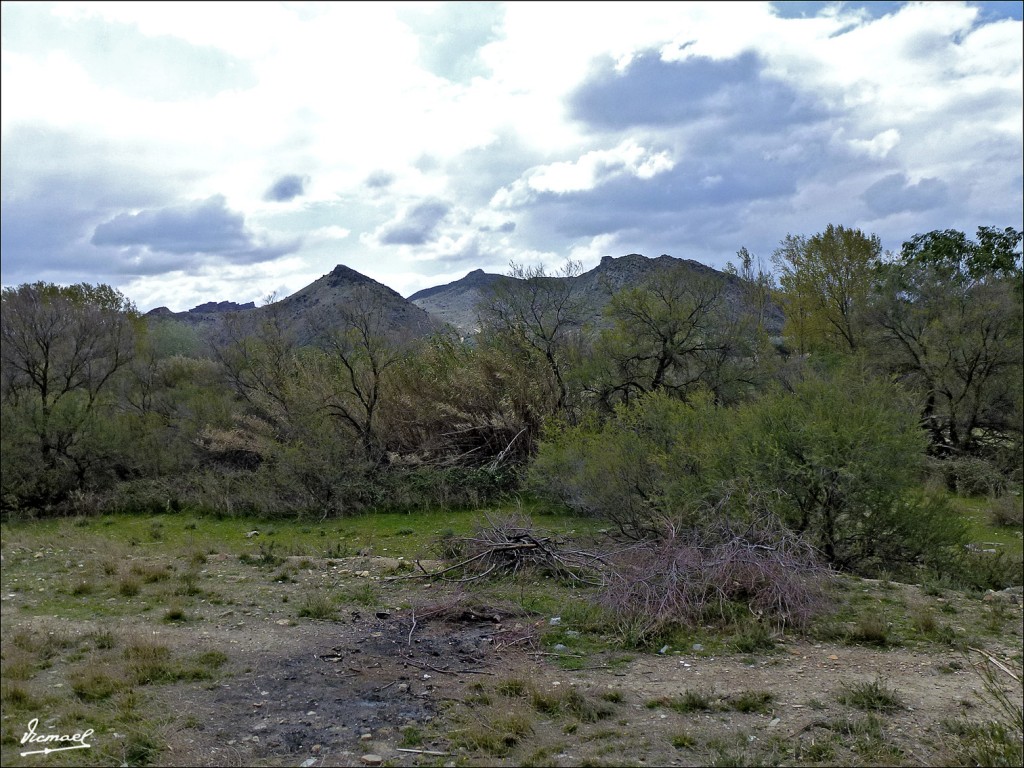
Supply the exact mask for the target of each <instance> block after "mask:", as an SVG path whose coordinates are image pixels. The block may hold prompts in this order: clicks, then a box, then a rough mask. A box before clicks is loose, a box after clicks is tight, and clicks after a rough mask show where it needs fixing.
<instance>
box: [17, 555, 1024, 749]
mask: <svg viewBox="0 0 1024 768" xmlns="http://www.w3.org/2000/svg"><path fill="white" fill-rule="evenodd" d="M290 565H291V566H292V567H293V571H294V575H293V576H292V577H290V580H284V579H282V580H280V581H278V582H276V583H275V582H273V581H272V579H271V577H272V572H270V571H268V570H267V569H259V568H255V567H253V566H252V565H243V564H240V563H239V562H238V561H237V560H236V559H217V558H214V559H212V560H211V561H209V562H208V563H207V564H206V565H205V566H204V571H203V574H202V576H203V580H202V583H203V585H210V590H211V592H210V594H213V593H217V594H218V595H219V598H218V599H217V600H202V601H199V602H198V603H196V604H195V605H193V606H191V607H190V608H189V613H190V620H189V621H187V622H186V623H185V624H183V625H166V624H165V625H162V626H159V628H157V629H154V624H153V620H152V617H150V618H149V620H148V622H147V621H146V619H145V617H139V618H138V619H135V618H132V619H116V620H115V619H108V620H105V621H106V622H107V626H111V625H114V626H117V627H118V631H121V632H130V631H134V632H145V633H146V634H148V635H154V636H156V637H157V639H158V640H159V641H160V642H164V643H167V644H168V645H171V646H172V647H174V648H176V649H185V650H187V651H188V652H189V653H195V652H199V651H204V650H211V649H218V650H222V651H223V652H224V653H225V654H227V656H228V659H229V662H228V664H227V665H226V666H225V668H224V670H223V672H222V674H220V675H219V677H218V679H217V680H216V681H215V682H197V683H186V684H179V685H173V686H165V687H160V686H152V687H149V688H147V694H146V695H147V696H149V695H151V696H154V697H156V698H157V700H158V701H159V703H160V706H161V707H162V708H164V709H165V710H166V711H167V712H168V713H173V714H176V715H177V717H176V722H177V723H178V724H177V725H176V726H175V727H174V728H173V729H172V730H171V731H170V732H169V733H168V734H166V742H167V748H166V749H165V750H164V751H163V752H161V753H160V756H159V758H158V761H159V762H160V763H162V764H174V765H197V766H213V765H267V766H284V765H288V766H307V767H309V766H314V765H315V766H349V765H366V764H371V763H372V762H373V759H372V758H371V757H368V756H372V755H376V756H379V757H380V758H381V760H382V761H383V763H384V764H386V765H394V766H413V765H520V764H524V763H527V762H529V763H531V764H544V765H564V766H574V765H583V764H588V765H644V764H646V765H706V764H709V763H711V762H723V761H725V762H728V761H733V762H735V761H747V762H761V763H765V764H778V763H787V762H788V763H794V762H797V763H808V762H818V763H826V764H850V763H853V762H856V763H857V764H897V763H899V764H926V765H934V764H941V763H943V762H946V761H948V760H949V759H950V757H949V752H948V747H947V743H946V739H947V733H946V730H945V728H944V726H943V723H944V722H945V721H949V720H954V719H956V718H959V717H962V716H964V715H966V716H969V717H976V716H980V714H982V709H981V705H980V704H979V699H978V696H977V694H978V693H979V692H980V691H981V689H982V683H981V680H980V678H979V677H978V675H977V674H976V673H975V672H973V671H972V670H971V669H970V668H969V660H967V659H965V657H964V655H963V654H961V653H959V652H957V651H955V650H952V649H944V648H942V647H940V646H937V645H934V644H933V645H929V646H928V647H927V648H923V649H920V648H916V647H914V646H910V647H894V648H886V649H875V648H869V647H863V646H855V645H847V644H840V643H818V642H813V641H810V640H806V639H794V638H783V639H782V642H780V643H778V644H777V647H776V649H775V650H774V651H770V652H767V653H764V652H761V653H758V654H754V655H744V654H729V655H722V656H711V655H708V654H707V653H705V652H703V650H702V649H699V648H698V649H694V648H683V649H678V650H677V649H669V650H667V652H666V653H664V654H663V655H657V654H640V653H637V654H632V658H631V659H630V660H628V661H624V662H623V661H622V659H621V657H622V656H623V654H622V653H617V654H612V653H595V654H593V655H591V656H587V657H586V658H585V659H584V660H583V663H585V668H584V669H578V670H574V671H568V670H566V669H565V668H563V665H562V664H561V663H560V661H562V662H564V659H562V660H560V659H559V658H558V654H557V653H553V652H551V651H542V650H541V649H540V647H539V646H538V645H537V644H536V643H535V642H534V638H535V637H536V635H537V633H538V631H539V630H540V629H542V628H543V626H544V625H545V624H547V623H548V620H549V617H546V616H526V615H522V613H521V612H520V613H519V614H518V615H517V612H516V611H515V610H514V609H512V608H510V607H509V606H487V605H476V604H473V603H467V602H465V600H462V601H460V600H457V599H455V598H453V597H451V595H450V594H448V593H447V592H446V590H445V588H444V587H441V586H436V585H430V584H427V583H424V581H422V580H416V579H408V580H392V581H386V580H385V579H386V578H387V575H388V574H393V573H394V571H395V569H396V568H397V567H398V563H397V562H396V561H391V560H386V559H382V558H353V559H349V560H322V561H319V560H318V561H315V560H310V559H308V558H303V559H302V560H301V563H300V562H298V561H297V562H295V563H291V564H290ZM367 584H372V585H373V586H374V588H375V589H376V590H377V591H378V596H379V600H378V602H380V603H381V604H380V605H371V606H369V607H367V606H364V605H357V604H353V603H352V602H349V603H346V604H344V605H343V607H342V608H341V609H340V611H339V614H338V616H337V618H336V619H335V620H311V619H304V618H297V610H296V605H297V604H299V603H300V601H301V600H302V599H303V596H304V595H309V594H311V593H312V592H314V591H315V590H317V589H321V588H330V589H334V590H337V589H343V588H344V589H353V588H358V587H360V586H365V585H367ZM885 595H886V596H887V597H886V600H887V601H888V604H890V605H892V604H894V603H897V602H898V601H897V598H898V600H899V601H902V602H901V603H899V604H901V605H903V606H906V609H908V610H909V608H910V607H911V606H917V605H933V606H938V605H939V604H940V603H939V602H937V601H941V603H942V604H948V603H951V602H956V603H957V605H956V607H955V611H956V614H955V622H956V623H958V624H970V623H977V622H978V621H979V620H980V619H979V617H980V616H981V615H982V611H983V610H984V609H985V608H986V606H985V605H984V604H983V603H982V602H981V601H980V600H978V599H972V598H969V597H966V596H959V597H956V598H954V597H944V598H937V597H930V596H927V595H924V594H923V593H922V591H921V590H920V589H919V588H917V587H913V586H907V585H896V586H892V587H889V589H888V591H887V592H885ZM17 599H20V598H17ZM12 602H16V599H15V598H13V597H12ZM410 606H416V607H410ZM427 606H431V607H429V608H428V607H427ZM13 607H14V606H12V605H8V604H5V614H8V615H10V614H9V611H10V610H11V608H13ZM887 610H889V611H890V612H891V611H892V610H895V609H892V608H887ZM1003 610H1005V611H1006V612H1008V615H1009V619H1008V626H1010V627H1011V629H1010V631H1009V632H1008V633H1006V635H1005V637H999V638H994V639H993V642H991V643H989V644H988V645H987V648H988V650H989V651H990V652H992V653H994V654H1003V655H1005V656H1007V657H1009V656H1011V655H1013V654H1019V652H1020V648H1021V630H1020V616H1021V605H1020V604H1019V601H1016V602H1015V601H1013V600H1010V601H1008V602H1007V603H1006V605H1005V606H1004V608H1003ZM417 611H418V612H419V613H417ZM18 621H19V623H20V624H21V625H22V626H25V625H28V624H32V623H33V622H34V623H37V624H39V623H42V622H43V621H44V619H43V618H42V617H35V618H33V617H26V616H20V617H19V618H18ZM46 621H50V622H51V623H53V622H56V621H57V620H56V619H46ZM114 622H116V624H114ZM59 623H61V624H66V625H73V624H76V622H71V621H67V620H62V621H60V622H59ZM86 623H87V622H77V624H81V625H83V626H84V625H85V624H86ZM93 624H95V625H97V626H98V625H99V624H102V622H99V623H96V622H94V623H93ZM7 626H9V624H8V622H7V620H6V618H5V628H6V627H7ZM90 626H92V625H90ZM616 657H618V658H616ZM570 658H573V659H574V660H575V661H577V662H579V661H580V659H579V658H578V657H570ZM510 679H517V680H523V681H527V682H528V683H529V685H531V686H532V687H533V688H534V689H535V690H536V691H538V692H540V693H541V694H544V695H549V696H554V695H556V694H559V693H564V692H565V691H567V690H570V689H575V690H577V691H579V692H580V693H582V694H583V695H584V696H585V697H587V698H588V699H589V700H592V701H595V702H605V705H604V706H605V710H606V711H605V713H603V714H602V715H600V716H598V717H595V718H593V719H592V720H588V719H587V718H580V717H576V716H573V715H565V714H558V713H551V712H545V711H542V710H538V709H536V708H535V707H532V706H531V703H530V701H529V699H528V697H527V696H525V695H523V696H519V697H518V698H517V697H515V696H506V695H505V694H503V693H502V692H501V691H500V690H499V689H498V687H497V684H498V683H499V682H501V681H508V680H510ZM872 681H881V682H882V683H884V684H885V685H887V686H888V687H890V688H891V689H892V690H894V691H895V692H896V693H897V694H898V695H899V697H900V699H901V701H902V707H900V708H899V709H898V710H896V711H893V712H888V713H885V714H883V715H879V716H878V717H879V722H881V724H882V725H881V728H882V737H881V738H875V739H874V741H872V740H871V738H870V734H867V735H865V734H863V733H859V732H858V730H857V729H858V727H860V726H858V725H857V724H858V723H860V724H861V725H863V724H864V723H865V722H866V720H865V718H868V715H867V714H866V713H865V712H862V711H859V710H856V709H854V708H851V707H850V706H848V705H846V704H843V703H841V702H840V701H839V698H838V697H839V694H840V693H841V692H842V691H843V689H844V685H847V686H848V685H854V684H858V683H869V682H872ZM687 691H702V692H706V693H708V695H710V696H712V697H713V698H715V700H717V701H725V700H727V698H728V697H729V696H736V695H738V694H742V693H744V692H752V691H753V692H756V691H766V692H769V693H770V694H771V700H770V702H769V704H768V705H767V707H766V709H765V711H762V712H738V711H735V710H730V709H728V708H726V707H714V708H712V709H711V711H696V712H685V713H684V712H679V711H676V710H674V709H672V708H671V707H669V706H664V705H653V706H652V703H654V702H656V701H658V700H662V699H671V698H673V697H678V696H680V695H681V694H683V693H685V692H687ZM516 712H520V713H524V714H525V715H526V716H527V717H528V719H529V726H528V729H527V732H526V733H523V734H519V735H518V736H517V737H516V738H514V739H510V740H509V741H508V742H507V743H506V744H505V745H504V747H503V748H501V749H497V750H491V751H487V750H481V749H473V748H468V749H467V748H466V747H465V746H459V745H460V744H462V745H464V744H465V740H464V738H462V737H461V736H460V734H465V732H466V731H467V729H472V728H478V729H483V730H484V731H487V729H491V730H494V729H496V728H497V725H496V722H497V720H498V719H499V718H501V717H504V716H506V715H508V714H512V713H516ZM410 728H412V729H415V730H416V731H417V732H418V733H419V735H420V738H417V739H409V738H407V737H408V734H407V733H406V730H407V729H410ZM867 730H870V729H867ZM876 735H877V734H876ZM97 738H102V735H101V734H98V735H97ZM499 746H500V744H499ZM872 749H873V750H875V751H874V752H871V751H869V750H872ZM815 750H817V751H815ZM814 755H820V758H819V759H813V756H814Z"/></svg>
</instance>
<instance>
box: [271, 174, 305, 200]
mask: <svg viewBox="0 0 1024 768" xmlns="http://www.w3.org/2000/svg"><path fill="white" fill-rule="evenodd" d="M308 181H309V177H307V176H298V175H296V174H294V173H290V174H287V175H285V176H282V177H281V178H279V179H278V180H277V181H275V182H274V183H273V184H272V185H271V186H270V189H268V190H267V191H266V193H265V194H264V195H263V199H264V200H270V201H273V202H276V203H287V202H288V201H289V200H294V199H295V198H296V197H300V196H301V195H303V194H304V193H305V191H306V183H307V182H308Z"/></svg>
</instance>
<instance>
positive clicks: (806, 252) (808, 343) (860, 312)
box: [772, 224, 882, 352]
mask: <svg viewBox="0 0 1024 768" xmlns="http://www.w3.org/2000/svg"><path fill="white" fill-rule="evenodd" d="M881 256H882V244H881V241H880V240H879V239H878V237H877V236H875V235H867V234H865V233H864V232H862V231H861V230H859V229H847V228H846V227H843V226H834V225H832V224H829V225H828V226H827V227H826V228H825V231H824V232H821V233H818V234H816V235H813V236H811V237H805V236H803V235H787V236H786V238H785V239H784V240H783V241H782V243H781V245H780V246H779V248H778V249H776V251H775V253H774V254H773V256H772V261H773V262H774V263H775V266H776V267H777V268H778V269H779V284H780V286H781V288H782V291H783V308H784V310H785V312H786V333H787V336H789V337H790V338H791V339H793V341H794V343H795V346H796V348H797V349H798V350H799V351H800V352H807V351H811V350H814V349H832V350H838V351H842V352H851V351H854V350H856V349H858V348H859V347H860V346H861V344H862V343H863V338H864V332H865V319H864V312H865V310H866V308H867V298H868V294H869V292H870V289H871V281H872V271H873V269H874V267H875V265H877V264H878V263H879V261H880V259H881Z"/></svg>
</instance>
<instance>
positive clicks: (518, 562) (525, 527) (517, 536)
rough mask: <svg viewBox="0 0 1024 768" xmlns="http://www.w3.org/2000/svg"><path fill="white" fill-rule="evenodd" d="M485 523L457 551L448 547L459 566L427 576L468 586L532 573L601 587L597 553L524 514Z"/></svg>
mask: <svg viewBox="0 0 1024 768" xmlns="http://www.w3.org/2000/svg"><path fill="white" fill-rule="evenodd" d="M484 520H485V521H486V522H485V523H483V524H480V525H478V526H477V530H476V532H475V533H474V535H472V536H467V537H464V538H461V539H459V540H458V545H457V546H452V542H449V546H448V548H449V549H450V550H451V551H452V552H453V553H456V552H457V553H458V555H457V556H458V557H460V558H462V559H461V560H460V561H459V562H457V563H455V564H454V565H451V566H448V567H447V568H444V569H442V570H440V571H437V572H434V573H430V574H426V575H429V576H442V577H445V578H448V579H449V580H455V581H462V582H468V581H476V580H478V579H483V578H486V577H488V576H491V575H492V574H493V575H496V576H516V575H518V574H519V573H524V572H532V573H540V574H544V575H548V576H552V577H554V578H557V579H559V580H562V581H565V582H570V583H582V584H589V585H591V586H597V585H600V584H601V583H603V581H604V573H603V572H604V571H605V570H606V565H607V564H606V562H605V560H604V559H603V558H602V557H601V556H600V555H599V554H597V553H593V552H586V551H584V550H581V549H579V548H577V547H576V545H575V544H574V543H572V542H570V541H568V540H567V539H566V538H565V537H562V536H558V535H556V534H554V533H552V532H551V531H546V530H544V529H541V528H537V527H536V526H534V525H533V522H532V521H531V520H530V518H529V517H527V516H526V515H522V514H510V515H506V516H502V517H497V518H493V519H492V518H491V517H490V516H488V515H486V514H485V515H484ZM447 574H451V576H450V577H449V576H447Z"/></svg>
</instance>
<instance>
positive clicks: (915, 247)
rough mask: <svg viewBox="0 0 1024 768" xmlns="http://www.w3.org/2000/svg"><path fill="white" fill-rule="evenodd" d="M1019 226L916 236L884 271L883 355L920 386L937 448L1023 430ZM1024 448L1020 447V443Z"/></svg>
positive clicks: (984, 442)
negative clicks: (973, 237)
mask: <svg viewBox="0 0 1024 768" xmlns="http://www.w3.org/2000/svg"><path fill="white" fill-rule="evenodd" d="M1021 238H1022V235H1021V233H1020V232H1017V231H1015V230H1012V229H1006V230H1001V231H1000V230H997V229H995V228H990V227H981V228H979V230H978V240H977V241H972V240H970V239H969V238H968V237H967V236H966V235H965V234H964V233H963V232H959V231H956V230H944V231H938V230H936V231H933V232H928V233H926V234H919V235H915V236H914V237H913V238H911V239H910V240H909V241H907V242H906V243H904V244H903V248H902V250H901V253H900V256H899V258H898V259H896V260H894V261H893V262H891V263H889V264H885V265H883V266H881V267H879V269H878V277H877V284H876V288H875V291H874V295H873V297H872V313H871V319H872V322H873V325H874V351H875V352H876V355H875V360H876V362H877V364H878V365H879V366H881V367H882V368H883V369H884V370H887V371H890V372H892V373H894V374H896V375H897V376H899V377H900V379H901V380H902V381H903V382H904V383H905V384H906V385H907V386H908V387H910V388H911V389H913V390H914V391H916V392H918V393H920V395H921V399H922V416H923V420H924V424H925V426H926V428H927V429H928V431H929V433H930V434H931V438H932V449H933V451H934V452H936V453H938V454H940V455H960V454H965V453H977V452H979V451H983V450H986V449H988V448H992V447H994V446H996V445H999V444H1001V443H1005V441H1006V438H1007V437H1011V436H1015V439H1016V443H1017V444H1018V446H1019V443H1020V436H1021V432H1022V428H1021V389H1022V364H1024V360H1022V358H1024V353H1022V348H1021V345H1022V341H1024V332H1022V326H1024V313H1022V304H1021V267H1020V258H1021V255H1020V250H1019V249H1020V243H1021ZM1018 453H1019V447H1018Z"/></svg>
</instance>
